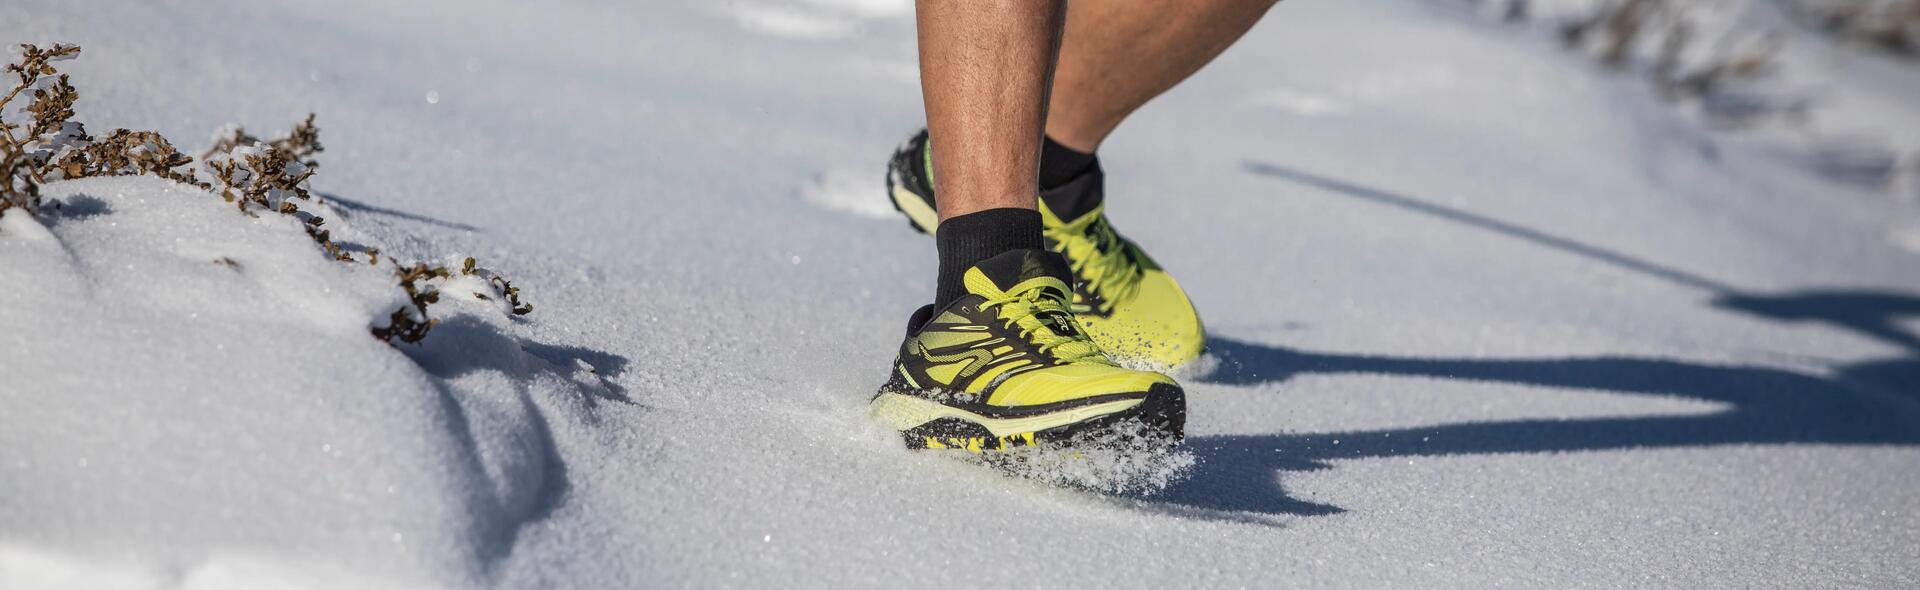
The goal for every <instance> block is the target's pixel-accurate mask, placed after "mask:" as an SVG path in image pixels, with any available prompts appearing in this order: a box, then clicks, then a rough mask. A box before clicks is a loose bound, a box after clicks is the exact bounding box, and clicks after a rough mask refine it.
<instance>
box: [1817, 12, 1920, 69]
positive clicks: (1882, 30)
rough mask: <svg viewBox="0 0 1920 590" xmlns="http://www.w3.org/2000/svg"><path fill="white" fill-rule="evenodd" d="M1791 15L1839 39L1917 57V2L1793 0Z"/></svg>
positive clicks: (1919, 30)
mask: <svg viewBox="0 0 1920 590" xmlns="http://www.w3.org/2000/svg"><path fill="white" fill-rule="evenodd" d="M1793 13H1794V16H1796V17H1798V18H1799V19H1800V21H1801V22H1804V23H1807V24H1809V25H1812V26H1813V27H1815V28H1818V29H1820V30H1823V31H1826V32H1828V33H1830V34H1832V35H1834V36H1836V37H1839V38H1841V39H1845V40H1849V41H1858V42H1861V43H1864V44H1866V45H1867V46H1870V47H1876V48H1879V49H1881V50H1884V51H1886V52H1889V53H1893V54H1896V55H1901V56H1905V57H1909V58H1913V57H1920V0H1794V2H1793Z"/></svg>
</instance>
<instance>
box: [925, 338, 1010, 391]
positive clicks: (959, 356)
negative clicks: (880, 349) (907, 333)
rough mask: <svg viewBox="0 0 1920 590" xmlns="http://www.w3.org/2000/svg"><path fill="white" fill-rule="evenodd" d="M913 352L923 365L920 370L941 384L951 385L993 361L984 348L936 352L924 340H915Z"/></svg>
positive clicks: (990, 354) (989, 353)
mask: <svg viewBox="0 0 1920 590" xmlns="http://www.w3.org/2000/svg"><path fill="white" fill-rule="evenodd" d="M913 344H914V346H913V352H914V354H915V355H918V356H919V357H920V360H921V361H923V362H924V363H926V364H924V365H921V369H920V372H922V373H925V374H926V375H927V376H928V377H931V378H933V380H934V381H936V382H939V383H940V384H941V385H952V384H953V382H954V381H955V380H958V379H959V378H961V377H970V376H972V375H973V374H974V373H977V372H979V371H980V369H981V368H983V367H985V366H987V365H988V364H991V363H992V362H993V360H994V359H993V353H991V352H988V351H986V350H984V349H979V348H970V349H965V350H961V351H959V352H955V353H952V354H936V353H934V352H933V351H932V350H929V349H928V348H927V345H926V343H925V342H920V341H915V342H914V343H913Z"/></svg>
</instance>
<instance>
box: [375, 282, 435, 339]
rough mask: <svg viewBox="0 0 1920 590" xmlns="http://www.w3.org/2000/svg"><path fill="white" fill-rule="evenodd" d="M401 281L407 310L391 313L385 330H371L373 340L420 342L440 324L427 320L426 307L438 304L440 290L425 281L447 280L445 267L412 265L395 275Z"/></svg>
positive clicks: (404, 307)
mask: <svg viewBox="0 0 1920 590" xmlns="http://www.w3.org/2000/svg"><path fill="white" fill-rule="evenodd" d="M394 276H396V277H399V279H400V288H401V289H404V290H406V292H407V300H408V302H409V305H408V306H403V307H401V308H400V309H396V310H393V314H392V315H391V316H390V317H389V319H388V322H387V325H386V326H376V327H374V328H372V330H373V337H374V338H379V339H381V340H385V341H388V342H392V341H394V340H395V339H399V340H400V341H401V342H419V341H421V340H424V339H426V337H427V332H429V331H431V330H433V327H434V326H435V325H437V324H439V323H440V320H437V319H433V318H431V317H428V316H427V306H428V305H432V304H434V303H437V302H439V301H440V290H439V289H437V288H435V287H434V286H433V285H432V284H430V283H429V282H428V281H430V280H431V279H444V278H447V268H446V267H444V266H432V267H430V266H427V265H426V264H425V263H415V264H414V265H413V266H410V267H400V268H399V269H397V270H396V271H395V272H394Z"/></svg>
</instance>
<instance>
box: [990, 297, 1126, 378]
mask: <svg viewBox="0 0 1920 590" xmlns="http://www.w3.org/2000/svg"><path fill="white" fill-rule="evenodd" d="M995 308H999V316H1000V319H1001V320H1003V321H1005V322H1006V324H1005V325H1006V326H1007V327H1013V326H1018V327H1019V328H1020V337H1021V338H1024V339H1026V340H1027V341H1028V342H1032V343H1034V344H1035V345H1037V346H1038V347H1039V349H1040V353H1041V354H1052V355H1053V356H1054V358H1056V359H1059V360H1060V361H1061V362H1066V363H1077V362H1082V361H1099V362H1105V361H1106V355H1103V354H1101V353H1100V347H1099V346H1098V345H1095V344H1094V343H1093V340H1092V339H1090V338H1088V337H1087V335H1086V332H1085V331H1083V330H1081V329H1080V327H1079V325H1077V324H1076V323H1075V320H1074V319H1073V311H1072V310H1071V309H1069V308H1068V306H1067V303H1066V301H1065V300H1063V299H1062V298H1061V296H1060V295H1057V294H1049V293H1047V289H1046V288H1044V287H1033V288H1028V289H1025V290H1023V291H1020V292H1018V293H1008V294H1006V295H1004V296H1001V297H997V298H992V299H988V300H987V301H986V302H985V303H981V304H980V309H981V310H983V311H984V310H989V309H995ZM1049 320H1051V323H1049ZM1056 327H1057V329H1056Z"/></svg>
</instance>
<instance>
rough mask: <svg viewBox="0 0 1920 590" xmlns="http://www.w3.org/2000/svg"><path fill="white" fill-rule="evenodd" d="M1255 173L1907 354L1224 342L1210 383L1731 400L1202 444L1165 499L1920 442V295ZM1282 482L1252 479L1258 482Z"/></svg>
mask: <svg viewBox="0 0 1920 590" xmlns="http://www.w3.org/2000/svg"><path fill="white" fill-rule="evenodd" d="M1248 169H1249V170H1250V171H1252V172H1254V173H1256V174H1261V175H1265V176H1271V177H1276V178H1282V179H1286V180H1291V181H1294V182H1298V183H1301V184H1307V185H1311V186H1316V187H1320V188H1325V189H1329V190H1332V191H1335V192H1338V193H1342V194H1347V195H1351V196H1357V197H1360V198H1364V199H1368V200H1372V201H1375V202H1381V203H1385V204H1389V205H1394V206H1398V207H1401V208H1405V209H1411V210H1415V211H1420V212H1423V213H1429V214H1432V215H1434V216H1437V217H1440V218H1443V219H1448V220H1452V221H1457V222H1462V223H1466V224H1468V225H1472V226H1476V227H1480V228H1482V229H1487V230H1490V231H1495V232H1498V233H1502V234H1506V235H1510V236H1514V237H1518V238H1521V239H1525V240H1528V241H1531V242H1534V243H1536V244H1539V245H1543V246H1546V247H1550V248H1554V249H1558V250H1562V251H1566V252H1570V253H1574V254H1578V255H1581V256H1585V257H1589V258H1594V259H1597V260H1601V261H1603V262H1607V263H1610V264H1613V265H1615V266H1619V267H1622V268H1625V269H1628V270H1633V271H1636V272H1640V273H1642V274H1647V275H1651V276H1655V277H1660V278H1664V279H1668V280H1672V281H1674V282H1678V283H1681V284H1685V285H1690V286H1694V287H1700V288H1702V289H1705V290H1708V291H1710V292H1711V293H1713V294H1714V299H1713V300H1712V302H1711V304H1712V305H1713V306H1715V307H1717V308H1719V309H1723V310H1727V311H1731V312H1736V313H1743V314H1748V315H1752V316H1755V317H1759V318H1764V319H1768V320H1772V321H1780V322H1793V321H1815V322H1822V323H1826V324H1829V325H1831V326H1834V327H1838V328H1841V329H1846V330H1851V331H1854V332H1856V333H1859V334H1861V335H1865V336H1868V337H1871V338H1875V339H1878V340H1880V341H1882V342H1886V343H1888V344H1891V345H1894V346H1898V347H1900V348H1902V349H1903V350H1904V351H1905V352H1904V353H1903V354H1901V355H1898V356H1895V357H1891V358H1882V359H1875V360H1870V361H1865V362H1858V363H1854V364H1850V365H1846V366H1842V367H1838V368H1837V369H1835V370H1834V371H1833V374H1832V375H1831V376H1815V375H1809V374H1803V373H1799V372H1794V371H1790V370H1784V369H1776V368H1769V367H1758V366H1739V365H1714V364H1703V363H1691V362H1684V361H1678V360H1671V359H1662V358H1649V357H1631V356H1601V357H1581V358H1540V359H1527V358H1517V359H1480V358H1423V357H1395V356H1375V355H1364V354H1336V353H1320V352H1313V351H1305V350H1297V349H1292V348H1287V347H1283V346H1274V345H1267V344H1261V343H1255V342H1246V341H1240V340H1235V339H1231V338H1214V339H1211V340H1209V342H1208V347H1209V349H1210V350H1211V351H1212V353H1213V354H1214V355H1215V357H1216V358H1218V359H1219V363H1218V364H1217V365H1216V366H1215V369H1214V370H1213V372H1212V373H1211V374H1209V375H1205V376H1203V377H1201V378H1200V379H1199V380H1201V381H1205V382H1211V383H1220V384H1226V385H1257V384H1271V383H1279V382H1284V381H1286V380H1288V379H1290V378H1292V377H1293V376H1295V375H1299V374H1310V373H1322V374H1335V373H1350V374H1384V375H1400V376H1409V377H1425V378H1436V379H1456V380H1464V381H1479V382H1490V383H1503V384H1519V385H1531V386H1539V387H1559V388H1574V389H1591V390H1603V391H1611V392H1620V393H1633V394H1645V395H1666V396H1679V397H1687V398H1694V399H1701V400H1709V401H1715V402H1720V403H1724V404H1726V405H1728V406H1730V407H1729V408H1728V409H1726V410H1723V411H1719V412H1715V413H1712V414H1705V415H1686V416H1641V417H1623V418H1586V419H1571V420H1562V419H1535V420H1509V421H1496V422H1471V423H1460V424H1445V425H1438V426H1425V427H1415V428H1398V429H1383V430H1364V431H1350V432H1331V433H1314V434H1276V435H1245V436H1242V435H1230V436H1206V437H1194V438H1192V439H1189V441H1188V444H1189V445H1190V447H1191V448H1192V449H1193V450H1194V452H1196V453H1197V454H1198V455H1199V458H1200V464H1199V467H1198V468H1197V469H1196V470H1195V473H1194V475H1193V477H1192V478H1191V479H1189V480H1187V481H1186V482H1184V483H1182V484H1179V485H1177V486H1175V487H1174V488H1171V489H1169V490H1168V491H1167V493H1166V495H1165V496H1163V501H1166V502H1169V503H1172V504H1179V505H1186V506H1192V507H1196V508H1203V509H1210V510H1227V511H1246V512H1258V513H1271V514H1293V515H1322V514H1337V513H1340V512H1344V510H1343V509H1341V508H1339V507H1337V506H1332V505H1327V504H1319V503H1314V502H1309V501H1305V500H1301V499H1298V498H1294V497H1292V496H1289V495H1288V494H1287V491H1286V490H1285V488H1283V487H1282V486H1281V485H1280V483H1279V482H1278V481H1277V480H1276V474H1275V472H1276V471H1304V470H1317V469H1326V468H1329V467H1330V466H1331V465H1330V463H1329V461H1332V460H1338V459H1360V458H1372V457H1399V456H1432V455H1459V454H1487V453H1549V452H1564V451H1586V450H1606V449H1625V448H1638V447H1651V448H1663V447H1692V446H1711V445H1730V444H1862V445H1920V405H1916V402H1920V397H1917V395H1916V394H1920V337H1917V336H1916V335H1914V334H1912V333H1909V332H1907V331H1905V330H1902V329H1901V328H1900V327H1899V325H1898V324H1897V323H1896V320H1897V319H1898V318H1900V317H1902V316H1916V315H1920V297H1914V296H1910V295H1905V294H1899V293H1888V292H1864V291H1828V290H1822V291H1807V292H1801V293H1788V294H1782V295H1758V294H1751V293H1744V292H1741V291H1739V290H1736V289H1733V288H1730V287H1727V286H1725V285H1722V284H1720V283H1717V282H1714V281H1711V280H1707V279H1703V278H1700V277H1696V276H1693V275H1691V274H1688V273H1685V272H1682V271H1678V270H1674V269H1671V268H1667V267H1664V266H1661V265H1658V264H1655V263H1651V262H1647V261H1641V260H1637V259H1633V258H1630V257H1627V256H1624V255H1621V254H1618V253H1615V252H1611V251H1608V250H1604V249H1601V248H1597V247H1593V246H1589V245H1585V244H1580V243H1577V242H1573V241H1570V240H1565V239H1562V238H1557V237H1554V236H1549V235H1546V234H1542V233H1539V232H1537V231H1534V230H1530V229H1526V228H1521V227H1518V226H1513V225H1510V224H1506V223H1504V222H1500V221H1498V220H1493V219H1488V218H1485V217H1480V216H1478V215H1475V214H1472V213H1467V212H1464V211H1458V210H1454V209H1449V208H1445V207H1441V206H1438V205H1433V204H1430V203H1427V202H1422V201H1419V200H1415V199H1412V198H1410V197H1405V196H1401V195H1396V194H1392V193H1387V192H1384V191H1378V190H1375V189H1370V188H1366V187H1359V186H1357V185H1351V184H1347V183H1343V182H1339V181H1335V180H1330V179H1325V178H1321V177H1317V176H1313V175H1310V174H1306V173H1301V172H1297V171H1292V170H1288V169H1285V168H1280V167H1278V166H1272V165H1268V164H1250V165H1249V166H1248ZM1262 481H1264V482H1269V484H1268V485H1264V486H1262V485H1249V483H1250V482H1262Z"/></svg>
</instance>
